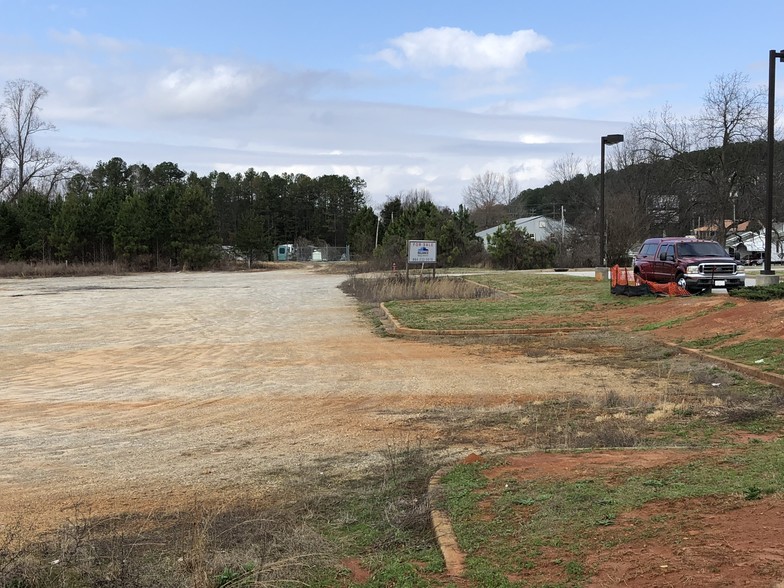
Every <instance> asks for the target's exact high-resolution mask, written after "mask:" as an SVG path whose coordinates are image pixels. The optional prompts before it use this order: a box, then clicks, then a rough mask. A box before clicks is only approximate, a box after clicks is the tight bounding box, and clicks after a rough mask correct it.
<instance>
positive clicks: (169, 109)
mask: <svg viewBox="0 0 784 588" xmlns="http://www.w3.org/2000/svg"><path fill="white" fill-rule="evenodd" d="M260 85H261V80H259V79H258V77H257V76H255V75H254V74H253V73H252V72H250V71H247V70H243V69H240V68H239V67H237V66H235V65H225V64H218V65H213V66H208V67H202V66H198V65H196V66H191V67H182V68H177V69H171V70H164V71H162V72H160V73H159V74H158V75H156V76H154V77H153V78H152V79H151V80H150V82H149V86H148V91H147V92H148V99H149V101H150V105H151V106H152V108H153V109H154V110H156V111H158V112H159V113H161V114H166V115H199V114H201V115H213V116H214V115H216V114H221V113H223V112H224V111H226V110H228V109H232V110H234V111H237V110H242V109H243V106H245V105H246V104H247V102H248V101H249V98H250V97H251V96H252V95H253V93H254V92H255V91H256V90H257V89H258V88H259V86H260Z"/></svg>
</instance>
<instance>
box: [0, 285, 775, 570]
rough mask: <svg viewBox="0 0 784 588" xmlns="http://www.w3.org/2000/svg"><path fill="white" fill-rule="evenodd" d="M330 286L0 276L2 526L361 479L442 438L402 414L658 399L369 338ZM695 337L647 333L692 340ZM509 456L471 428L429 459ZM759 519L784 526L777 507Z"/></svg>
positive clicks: (564, 367)
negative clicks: (328, 476) (414, 446)
mask: <svg viewBox="0 0 784 588" xmlns="http://www.w3.org/2000/svg"><path fill="white" fill-rule="evenodd" d="M342 280H343V277H342V276H337V275H328V274H321V273H315V272H310V271H307V270H285V271H277V272H260V273H204V274H200V273H197V274H191V273H180V274H161V275H141V276H126V277H97V278H76V279H59V278H58V279H46V280H0V305H1V307H2V313H0V365H1V366H2V370H1V371H0V496H1V497H2V499H0V525H1V524H3V523H4V522H7V521H11V520H12V519H14V518H15V517H17V516H18V515H19V513H26V515H27V516H32V515H35V516H37V517H38V519H39V521H40V524H41V525H48V524H55V523H58V522H60V521H61V520H62V519H63V518H64V517H65V516H66V514H65V512H64V511H63V509H64V508H66V507H68V506H69V505H71V504H73V503H74V502H75V501H85V502H86V503H88V504H89V507H90V509H91V511H92V512H93V513H111V512H124V511H141V512H143V511H145V510H148V509H153V508H161V507H165V508H177V507H178V506H180V505H186V504H188V503H191V502H192V501H193V500H194V499H200V500H209V499H210V498H211V497H215V498H216V499H218V498H222V497H226V496H236V495H245V496H250V495H253V496H267V497H269V500H274V498H273V497H274V496H285V493H281V492H280V490H281V488H282V487H284V486H285V484H286V480H287V476H286V474H285V473H286V472H287V471H290V470H292V469H296V468H303V467H305V468H308V467H312V468H315V469H314V471H318V465H319V464H320V463H322V462H323V460H330V462H331V463H335V462H337V463H340V464H342V466H341V467H343V468H344V470H345V472H346V475H347V476H361V475H362V471H363V470H364V469H365V468H372V467H375V466H376V465H377V464H378V463H379V460H380V459H382V453H383V452H384V451H385V450H386V449H388V448H389V446H390V445H395V444H405V443H408V442H410V441H411V440H417V442H422V443H424V444H426V445H427V444H429V443H436V442H442V441H443V439H442V435H443V430H442V428H441V427H439V425H438V424H437V422H435V421H434V420H433V419H419V418H417V417H419V416H421V415H422V414H425V413H427V412H428V411H431V410H444V409H447V410H448V409H449V408H455V409H465V408H471V409H475V410H478V411H492V410H496V409H503V408H504V407H508V406H510V405H519V404H522V403H527V402H531V401H536V400H542V399H547V398H552V397H559V396H563V395H566V394H569V395H573V394H584V395H590V394H595V393H597V392H596V391H597V388H598V387H599V385H600V387H601V391H602V394H607V393H615V394H618V395H619V396H628V395H639V396H641V397H642V396H646V395H647V396H650V397H656V396H657V395H658V394H659V393H660V392H661V388H662V386H663V385H665V384H664V383H662V382H661V381H660V380H658V379H655V378H652V377H651V376H647V375H645V374H642V373H640V372H639V371H638V370H636V369H635V367H634V366H628V367H618V366H617V365H607V364H605V365H602V364H601V363H600V362H593V363H592V362H585V361H574V357H573V356H571V355H570V352H568V351H564V352H562V353H558V354H553V355H544V356H531V355H527V354H525V353H522V352H499V350H498V349H497V348H493V347H490V346H467V347H455V346H447V345H439V344H434V343H428V342H423V341H413V340H401V339H395V338H382V337H379V336H377V335H375V334H373V333H372V332H371V328H370V326H369V325H368V323H367V322H366V321H365V320H364V319H363V318H362V317H361V316H360V315H359V314H358V312H357V309H356V306H355V304H354V302H353V301H352V300H351V299H349V298H348V297H346V296H345V295H344V294H343V293H342V292H341V291H340V290H339V289H338V288H337V287H336V286H337V285H338V284H339V283H340V282H341V281H342ZM725 301H726V298H722V297H718V296H714V297H706V298H692V299H684V300H673V301H662V303H661V304H655V305H653V306H651V307H648V310H647V311H645V310H637V311H635V313H636V314H635V316H634V317H631V318H629V320H630V324H644V323H645V322H653V321H656V320H665V319H666V318H667V316H668V315H672V316H676V315H682V314H683V313H686V314H689V315H691V314H692V313H693V314H694V315H695V319H694V320H700V319H699V318H697V315H698V314H699V312H700V311H701V310H702V309H704V308H705V307H706V306H710V305H716V304H721V303H722V302H725ZM761 308H762V306H759V305H757V306H755V307H754V310H753V311H751V310H750V307H749V306H748V304H745V303H741V304H739V305H738V306H737V307H735V308H734V309H726V310H724V311H721V313H720V314H715V315H711V317H712V318H711V319H710V320H712V321H713V325H714V327H713V328H715V329H716V330H721V329H723V328H727V329H729V328H731V329H733V332H734V331H737V326H738V322H737V320H736V317H734V316H731V315H732V313H733V312H734V313H743V312H749V313H751V312H753V313H755V314H754V316H757V318H759V313H760V309H761ZM764 308H765V309H767V310H766V311H765V312H767V313H769V316H767V321H768V322H767V323H763V324H767V326H766V329H767V331H768V334H774V335H775V336H780V335H781V334H782V328H783V326H784V322H783V321H784V306H782V305H779V304H770V303H769V304H767V305H766V306H765V307H764ZM646 312H647V314H646ZM748 316H752V314H749V315H748ZM617 320H619V317H607V323H608V324H617ZM637 321H639V323H637ZM755 324H759V323H755ZM618 326H619V327H620V326H621V325H618ZM693 328H694V324H693V323H683V324H680V325H678V326H677V327H674V328H672V329H665V330H662V333H661V336H663V337H667V338H670V339H675V340H677V339H678V338H684V337H685V338H692V337H691V336H688V337H686V335H688V334H689V333H691V332H693V331H690V330H689V329H693ZM755 333H756V335H754V336H761V335H764V334H765V333H763V332H762V331H759V330H757V331H755ZM703 336H704V335H703ZM750 336H751V335H750ZM507 446H508V444H506V443H505V440H504V439H498V438H496V437H495V436H494V435H493V432H492V431H480V430H478V431H475V432H474V433H473V434H472V435H471V436H469V437H463V438H462V439H461V441H460V442H459V443H458V444H453V445H452V446H450V447H449V448H448V449H447V450H446V451H445V454H444V459H445V460H447V459H449V458H452V457H456V456H463V455H466V454H468V453H470V452H477V453H487V452H489V451H492V450H494V449H496V448H504V447H507ZM289 490H290V489H289ZM772 512H775V513H776V516H778V517H779V518H780V517H781V516H782V515H781V512H782V509H781V508H780V505H779V506H777V507H776V508H775V509H773V511H772ZM765 516H768V517H769V516H771V515H770V514H767V515H765ZM779 527H780V525H779ZM715 532H716V533H718V534H722V533H724V532H725V531H724V530H722V529H718V530H716V531H715ZM622 557H623V558H624V560H625V561H628V559H629V557H631V554H623V556H622ZM776 557H779V558H780V557H781V553H780V551H779V553H778V555H776ZM750 585H753V584H750Z"/></svg>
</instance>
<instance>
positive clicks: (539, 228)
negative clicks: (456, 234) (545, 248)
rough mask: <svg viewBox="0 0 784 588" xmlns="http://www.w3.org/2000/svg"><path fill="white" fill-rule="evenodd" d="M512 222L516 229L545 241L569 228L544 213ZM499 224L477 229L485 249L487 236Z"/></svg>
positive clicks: (537, 239) (493, 231) (497, 227)
mask: <svg viewBox="0 0 784 588" xmlns="http://www.w3.org/2000/svg"><path fill="white" fill-rule="evenodd" d="M512 222H513V223H514V224H515V226H516V227H517V228H518V229H525V230H526V232H527V233H528V234H529V235H533V238H534V239H535V240H536V241H546V240H547V239H549V238H550V237H551V236H553V235H556V236H560V235H561V234H562V232H563V233H564V234H565V233H567V232H568V231H569V230H570V229H571V227H570V226H569V225H567V224H563V223H562V222H561V221H557V220H553V219H551V218H547V217H546V216H544V215H539V216H526V217H524V218H518V219H516V220H514V221H512ZM501 226H502V225H498V226H495V227H490V228H489V229H485V230H484V231H479V232H478V233H477V234H476V236H477V237H480V238H481V239H482V242H483V243H484V246H485V249H487V238H488V237H489V236H490V235H493V234H495V232H496V231H497V230H498V229H499V228H500V227H501Z"/></svg>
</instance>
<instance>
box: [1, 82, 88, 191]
mask: <svg viewBox="0 0 784 588" xmlns="http://www.w3.org/2000/svg"><path fill="white" fill-rule="evenodd" d="M46 94H47V92H46V89H45V88H43V87H42V86H41V85H39V84H37V83H35V82H31V81H29V80H13V81H10V82H8V83H6V86H5V91H4V99H3V102H2V104H0V108H1V109H2V118H0V195H1V196H3V197H6V198H9V199H10V200H15V199H16V198H18V197H19V195H20V194H21V193H22V192H23V191H24V190H26V189H30V188H35V189H37V190H40V191H41V192H42V193H43V194H45V195H47V196H49V195H51V194H52V193H53V192H54V191H55V190H56V188H57V187H58V186H60V185H61V184H62V182H64V181H65V180H66V179H67V178H68V177H69V176H70V175H71V173H72V172H73V171H75V170H76V169H77V168H78V164H77V163H76V162H75V161H73V160H70V159H65V158H63V157H61V156H59V155H57V154H56V153H54V152H53V151H52V150H51V149H49V148H41V147H38V146H36V144H35V141H34V137H35V135H37V134H39V133H43V132H46V131H54V130H55V126H54V125H53V124H52V123H50V122H47V121H45V120H43V119H42V118H41V117H40V116H39V111H40V109H41V106H40V102H41V100H43V98H45V97H46Z"/></svg>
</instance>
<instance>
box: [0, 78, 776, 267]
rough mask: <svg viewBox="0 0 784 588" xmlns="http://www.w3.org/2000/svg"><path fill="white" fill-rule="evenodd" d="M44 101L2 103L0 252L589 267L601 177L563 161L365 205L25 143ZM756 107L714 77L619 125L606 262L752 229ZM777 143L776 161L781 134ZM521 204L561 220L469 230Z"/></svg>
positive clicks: (611, 159) (9, 90) (291, 186)
mask: <svg viewBox="0 0 784 588" xmlns="http://www.w3.org/2000/svg"><path fill="white" fill-rule="evenodd" d="M45 96H46V91H45V90H44V89H43V88H41V87H40V86H38V85H37V84H35V83H33V82H28V81H24V80H17V81H14V82H9V83H8V84H7V85H6V89H5V93H4V100H3V102H2V103H1V104H0V260H5V261H11V260H22V261H73V262H84V263H89V262H116V261H122V262H125V263H128V264H130V265H133V266H135V267H137V268H139V269H144V268H150V269H165V268H168V267H175V266H176V267H182V266H187V267H192V268H197V267H205V266H207V265H209V264H210V263H212V262H213V261H214V260H215V258H216V256H218V255H219V254H220V253H221V251H232V252H238V253H240V254H242V256H243V257H245V258H247V259H248V260H249V261H253V260H258V259H266V258H268V257H269V256H270V255H271V252H272V250H273V248H274V247H275V245H277V244H281V243H295V244H313V245H316V246H322V245H335V246H345V245H348V246H349V247H350V249H351V252H352V255H353V256H363V257H366V258H372V259H376V260H379V261H381V263H383V264H392V263H394V262H396V261H397V262H400V263H402V262H403V261H404V258H405V255H406V241H407V240H408V239H432V240H435V241H437V242H438V250H439V258H438V261H439V263H440V264H443V265H459V264H477V263H487V262H488V261H493V262H495V263H496V264H499V265H502V266H514V267H519V266H520V265H521V264H522V265H523V266H528V265H530V264H537V265H541V264H545V265H548V264H551V263H557V264H559V265H568V266H578V265H584V266H590V265H595V264H597V263H598V260H597V259H596V253H597V252H598V249H599V247H598V239H599V235H598V227H599V218H598V210H599V206H598V201H599V175H598V174H597V173H595V170H594V169H593V166H592V164H591V163H590V162H587V163H586V162H582V161H581V160H580V159H579V158H576V157H574V156H573V155H567V156H565V157H564V158H562V159H560V160H558V161H556V162H555V163H554V164H553V166H552V168H551V170H550V180H551V181H550V183H549V184H547V185H546V186H542V187H540V188H534V189H528V190H520V189H519V187H518V186H517V184H516V182H515V181H514V180H513V179H512V178H509V177H505V176H504V175H502V174H497V173H493V172H485V173H484V174H482V175H479V176H476V177H475V178H474V180H473V181H472V182H471V183H470V184H469V185H468V186H467V187H466V188H465V190H464V193H463V201H464V205H462V206H460V207H458V210H456V211H453V210H451V209H449V208H447V207H438V206H436V205H435V204H434V203H433V202H432V199H431V198H430V195H429V193H427V191H426V190H410V191H408V192H401V193H399V194H398V195H396V196H393V197H387V199H386V202H385V203H384V205H383V208H382V209H381V211H380V212H379V213H376V211H374V210H373V208H372V207H371V206H370V205H369V204H368V202H367V200H366V196H365V188H366V183H365V181H364V180H363V179H361V178H358V177H357V178H349V177H346V176H338V175H324V176H321V177H316V178H311V177H308V176H306V175H303V174H282V175H270V174H269V173H267V172H263V171H262V172H258V171H256V170H254V169H253V168H251V169H248V170H247V171H246V172H245V173H243V174H233V175H232V174H228V173H224V172H217V171H214V172H211V173H209V174H207V175H204V176H199V175H197V174H196V173H194V172H186V171H184V170H181V169H180V168H179V167H178V165H177V164H175V163H172V162H162V163H160V164H158V165H156V166H154V167H148V166H147V165H145V164H131V165H129V164H127V163H126V162H125V161H123V160H122V159H121V158H118V157H115V158H112V159H110V160H108V161H106V162H98V164H97V165H96V166H95V168H94V169H93V170H87V169H84V168H82V167H80V166H79V165H78V164H76V163H75V162H74V161H72V160H69V159H67V158H63V157H60V156H58V155H56V154H54V153H52V152H51V151H50V150H48V149H42V148H39V147H38V146H37V145H36V141H35V139H36V138H37V135H38V134H39V133H42V132H45V131H48V130H52V129H53V128H54V127H53V125H51V124H50V123H48V122H46V121H43V120H42V119H41V118H40V116H39V112H40V101H41V100H42V99H43V98H44V97H45ZM765 112H766V103H765V92H764V91H763V90H762V89H760V88H757V89H755V88H750V87H749V85H748V80H747V78H745V77H744V76H741V75H739V74H733V75H730V76H720V77H718V78H717V79H716V80H715V82H714V83H713V84H712V85H711V87H710V88H709V90H708V92H707V93H706V95H705V97H704V103H703V109H702V111H701V112H700V113H699V114H698V115H697V116H694V117H689V118H678V117H676V116H675V115H674V114H673V113H672V112H671V111H670V109H669V108H667V107H665V108H664V109H663V110H662V111H661V112H652V113H649V115H648V116H647V117H646V118H642V119H640V120H637V121H635V122H634V123H633V124H632V125H631V126H630V127H629V128H627V129H624V136H625V140H624V142H623V143H621V144H619V145H616V146H614V147H613V148H612V149H611V150H610V151H609V155H608V166H607V172H606V174H605V179H606V182H605V186H606V188H605V202H606V215H607V231H606V235H605V238H606V251H607V254H608V261H610V262H611V263H614V262H623V261H624V260H625V259H626V256H627V254H628V252H629V250H630V248H632V247H633V246H634V245H635V244H636V243H639V242H641V241H642V240H644V239H645V238H647V237H650V236H655V235H675V234H688V233H690V232H691V231H692V230H694V229H695V228H697V227H703V228H706V230H707V232H708V233H709V234H710V235H711V236H712V237H713V238H716V239H717V240H719V241H722V242H723V240H724V238H725V237H726V235H727V234H728V232H732V231H733V230H736V229H737V228H738V227H739V226H740V225H741V222H742V221H747V222H748V223H749V225H748V226H749V228H750V229H752V230H754V229H757V228H759V227H761V224H762V223H761V220H762V218H761V217H762V214H763V212H762V211H763V210H764V200H765V190H766V186H767V180H768V179H767V177H766V166H765V161H766V160H765V154H766V150H767V144H766V141H765V135H766V116H765ZM611 130H612V131H616V130H617V129H611ZM597 145H598V138H597ZM776 150H777V155H776V159H777V160H778V161H781V157H782V156H784V153H781V151H782V146H781V144H779V143H777V144H776ZM778 169H780V166H779V168H777V172H776V175H775V177H774V178H773V182H774V185H775V190H774V192H775V194H776V197H775V205H776V207H777V206H778V204H779V200H780V196H779V194H780V187H781V185H782V176H781V173H780V172H779V171H778ZM776 207H774V209H776ZM533 214H546V215H548V216H550V217H552V218H555V219H556V220H560V219H559V216H561V215H563V218H564V220H565V223H568V225H569V227H570V230H569V231H567V232H565V233H564V234H563V236H562V235H558V236H556V237H555V238H553V240H552V243H550V244H549V245H547V246H546V247H544V248H542V247H538V246H534V244H533V243H532V239H530V238H529V237H530V235H528V236H526V235H519V234H517V232H516V231H517V229H515V228H514V227H513V226H511V225H504V227H503V229H502V230H501V231H500V232H499V235H498V238H496V239H495V242H492V241H491V242H490V247H489V250H490V251H489V256H488V253H487V252H485V251H484V249H483V247H482V244H481V241H480V240H479V239H478V238H477V237H476V236H475V234H476V232H477V230H478V229H484V228H487V227H489V226H495V225H501V224H504V223H505V222H506V221H509V220H511V219H514V218H517V217H520V216H527V215H533ZM522 248H527V250H526V251H523V250H522ZM518 249H519V250H518Z"/></svg>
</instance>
